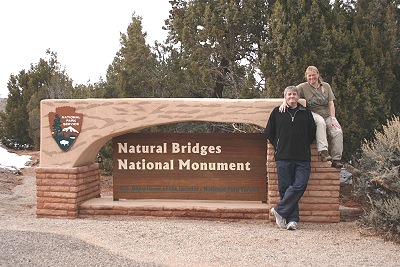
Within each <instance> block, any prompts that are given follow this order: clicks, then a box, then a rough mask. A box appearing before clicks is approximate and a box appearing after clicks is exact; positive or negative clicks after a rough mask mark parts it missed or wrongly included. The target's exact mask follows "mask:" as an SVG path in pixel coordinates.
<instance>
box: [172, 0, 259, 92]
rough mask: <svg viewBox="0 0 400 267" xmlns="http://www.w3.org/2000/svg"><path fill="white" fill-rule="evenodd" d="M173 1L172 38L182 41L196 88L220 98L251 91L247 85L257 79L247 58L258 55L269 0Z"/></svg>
mask: <svg viewBox="0 0 400 267" xmlns="http://www.w3.org/2000/svg"><path fill="white" fill-rule="evenodd" d="M171 4H172V10H171V16H170V18H169V19H168V20H167V21H166V24H167V28H168V29H169V31H170V35H169V42H170V44H171V45H173V46H176V47H179V51H178V53H179V54H180V56H179V57H177V59H178V60H179V63H178V64H179V65H180V66H181V67H182V68H183V69H182V71H183V72H184V75H185V76H186V77H190V78H189V79H188V81H189V82H190V85H189V86H192V87H194V88H196V93H195V94H197V95H204V96H206V97H217V98H222V97H225V98H242V95H243V93H244V95H248V94H247V92H246V90H252V89H253V88H255V87H256V84H255V83H254V81H253V77H250V76H248V75H247V73H246V67H245V65H246V63H245V62H252V63H254V62H255V60H256V59H257V52H258V51H257V47H258V46H259V43H260V42H261V39H262V34H263V33H264V31H263V22H264V17H265V11H266V9H265V6H264V5H265V1H262V0H251V1H236V0H224V1H200V0H193V1H184V0H179V1H171ZM252 74H253V73H252ZM251 76H252V75H251ZM249 79H250V80H249ZM249 84H250V86H251V88H249V87H248V86H249ZM254 92H255V90H254V91H253V95H257V94H254Z"/></svg>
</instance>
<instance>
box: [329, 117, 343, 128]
mask: <svg viewBox="0 0 400 267" xmlns="http://www.w3.org/2000/svg"><path fill="white" fill-rule="evenodd" d="M331 125H332V127H336V128H339V129H342V126H340V124H339V122H338V120H337V119H336V117H331Z"/></svg>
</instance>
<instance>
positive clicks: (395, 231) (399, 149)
mask: <svg viewBox="0 0 400 267" xmlns="http://www.w3.org/2000/svg"><path fill="white" fill-rule="evenodd" d="M360 166H361V168H360V173H361V174H360V176H359V177H358V178H357V179H356V180H355V181H354V192H355V194H356V197H357V198H358V200H360V202H361V204H362V206H363V208H364V210H365V214H364V215H363V216H362V217H361V219H360V222H361V223H362V224H363V225H364V226H366V227H368V228H370V229H372V230H373V231H375V232H376V233H379V234H380V235H382V236H383V237H384V238H385V239H388V240H393V241H397V242H399V241H400V173H399V169H400V121H399V118H398V117H395V116H393V118H392V120H388V121H387V125H385V126H383V130H382V132H378V131H376V132H375V136H374V140H373V141H365V142H364V143H363V145H362V155H361V161H360Z"/></svg>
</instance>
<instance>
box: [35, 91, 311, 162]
mask: <svg viewBox="0 0 400 267" xmlns="http://www.w3.org/2000/svg"><path fill="white" fill-rule="evenodd" d="M282 100H283V99H282V98H276V99H212V98H204V99H199V98H117V99H46V100H42V101H41V104H40V108H41V111H40V117H41V126H40V127H41V129H40V146H41V147H40V167H57V168H71V167H80V166H86V165H89V164H92V163H93V162H94V161H95V158H96V156H97V153H98V151H99V150H100V149H101V148H102V146H103V145H104V144H105V143H106V142H107V141H109V140H111V139H112V138H113V137H115V136H118V135H122V134H126V133H128V132H133V131H137V130H140V129H144V128H147V127H150V126H155V125H161V124H169V123H176V122H186V121H208V122H226V123H248V124H254V125H258V126H261V127H265V126H266V124H267V121H268V118H269V114H270V113H271V111H272V110H273V108H274V107H276V106H279V105H280V104H281V103H282ZM303 103H305V102H302V104H303ZM59 107H73V108H75V112H77V113H81V114H82V117H83V122H82V128H81V132H80V133H79V136H78V138H77V139H76V141H75V143H74V144H73V146H71V148H70V149H69V150H68V151H66V152H64V151H62V150H61V149H60V147H59V146H58V145H57V143H56V142H55V140H54V139H53V137H52V128H51V127H50V123H49V113H50V112H55V111H56V108H59Z"/></svg>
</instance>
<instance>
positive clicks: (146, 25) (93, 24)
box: [0, 0, 170, 98]
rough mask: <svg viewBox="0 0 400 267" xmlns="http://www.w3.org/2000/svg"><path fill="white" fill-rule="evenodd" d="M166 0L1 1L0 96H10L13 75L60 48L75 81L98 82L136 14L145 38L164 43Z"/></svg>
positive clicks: (64, 61) (65, 65) (63, 62)
mask: <svg viewBox="0 0 400 267" xmlns="http://www.w3.org/2000/svg"><path fill="white" fill-rule="evenodd" d="M169 9H170V4H169V2H168V0H114V1H108V0H68V1H54V0H13V1H1V2H0V36H1V49H0V59H1V61H0V98H4V97H7V95H8V90H7V82H8V79H9V77H10V74H14V75H16V74H18V72H19V71H20V70H22V69H25V70H28V69H29V68H30V65H31V64H32V63H33V64H36V63H38V62H39V59H40V58H45V57H46V49H48V48H50V50H51V51H53V52H56V53H57V55H58V61H59V62H60V63H61V66H62V67H65V69H66V71H67V74H68V75H69V77H70V78H71V79H73V80H74V82H75V83H82V84H86V83H87V82H88V81H89V80H90V83H92V84H93V83H95V82H97V81H98V80H99V77H100V76H102V77H103V78H105V73H106V70H107V67H108V65H109V64H111V63H112V60H113V58H114V56H115V53H116V52H117V51H118V50H119V48H120V44H119V34H120V32H123V33H125V32H126V29H127V27H128V25H129V23H130V22H131V21H132V14H133V13H135V14H136V15H138V16H141V17H142V18H143V19H142V26H143V30H144V31H145V32H147V38H146V41H147V42H148V43H149V44H150V45H153V43H154V41H155V40H158V41H160V42H162V41H163V40H165V38H166V36H167V32H166V31H163V30H162V29H161V28H162V26H163V25H164V20H165V19H167V18H168V11H169Z"/></svg>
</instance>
